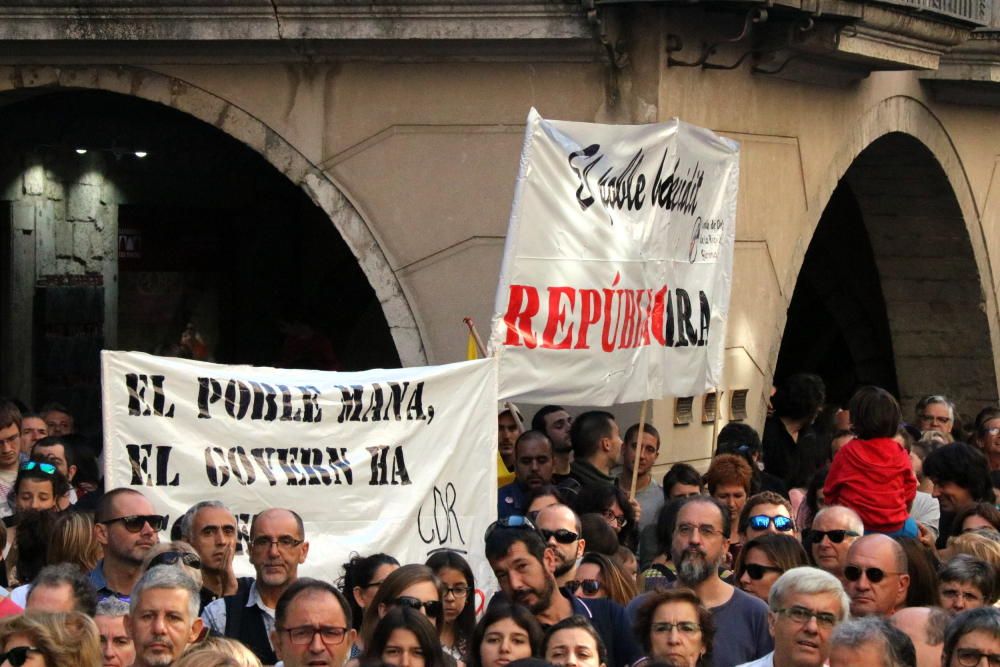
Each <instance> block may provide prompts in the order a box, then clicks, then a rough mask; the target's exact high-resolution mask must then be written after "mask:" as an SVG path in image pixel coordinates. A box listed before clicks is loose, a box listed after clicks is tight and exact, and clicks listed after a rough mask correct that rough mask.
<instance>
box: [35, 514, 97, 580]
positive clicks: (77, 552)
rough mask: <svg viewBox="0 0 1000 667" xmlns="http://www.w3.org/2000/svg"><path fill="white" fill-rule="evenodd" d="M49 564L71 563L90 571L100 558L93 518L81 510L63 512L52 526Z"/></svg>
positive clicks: (84, 570) (48, 556)
mask: <svg viewBox="0 0 1000 667" xmlns="http://www.w3.org/2000/svg"><path fill="white" fill-rule="evenodd" d="M47 559H48V564H49V565H58V564H59V563H71V564H73V565H76V566H78V567H79V568H80V569H81V570H82V571H83V572H90V571H91V570H93V569H94V568H95V567H97V561H99V560H101V544H100V542H98V541H97V539H96V538H95V537H94V519H93V517H92V516H90V515H89V514H85V513H83V512H63V513H61V514H59V516H57V517H56V520H55V523H54V524H53V526H52V542H51V543H50V544H49V551H48V555H47Z"/></svg>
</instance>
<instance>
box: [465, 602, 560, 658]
mask: <svg viewBox="0 0 1000 667" xmlns="http://www.w3.org/2000/svg"><path fill="white" fill-rule="evenodd" d="M541 646H542V626H541V625H539V624H538V620H537V619H536V618H535V616H534V614H532V613H531V612H530V611H528V610H527V608H525V607H522V606H521V605H519V604H511V603H510V602H506V601H497V602H494V603H492V604H491V605H490V606H489V607H487V608H486V613H485V614H484V615H483V617H482V619H480V621H479V623H478V624H477V625H476V629H475V631H473V633H472V645H471V646H470V647H469V660H468V662H467V663H466V664H468V666H469V667H499V665H502V664H506V663H508V662H513V661H514V660H519V659H521V658H530V657H531V656H538V655H539V651H540V650H541Z"/></svg>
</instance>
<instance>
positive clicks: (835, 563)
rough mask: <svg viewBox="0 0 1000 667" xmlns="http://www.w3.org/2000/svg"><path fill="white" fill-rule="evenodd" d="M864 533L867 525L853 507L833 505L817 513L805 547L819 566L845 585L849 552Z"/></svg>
mask: <svg viewBox="0 0 1000 667" xmlns="http://www.w3.org/2000/svg"><path fill="white" fill-rule="evenodd" d="M864 534H865V525H864V523H863V522H862V521H861V517H860V516H858V513H857V512H855V511H854V510H852V509H851V508H850V507H844V506H842V505H833V506H831V507H824V508H823V509H821V510H820V511H819V512H818V513H817V514H816V518H815V519H813V522H812V528H811V529H810V530H809V534H808V544H807V545H806V546H807V547H808V549H809V551H810V555H811V556H812V560H813V562H814V563H816V567H818V568H819V569H821V570H826V571H827V572H829V573H830V574H832V575H833V576H835V577H837V578H838V579H840V583H842V584H843V583H846V580H845V579H844V565H846V564H847V550H848V549H850V548H851V545H852V544H854V542H855V540H857V539H858V538H859V537H861V536H862V535H864Z"/></svg>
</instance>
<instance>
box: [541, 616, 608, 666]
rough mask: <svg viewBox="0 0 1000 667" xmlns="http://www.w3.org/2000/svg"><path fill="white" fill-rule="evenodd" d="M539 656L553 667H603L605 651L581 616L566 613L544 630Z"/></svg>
mask: <svg viewBox="0 0 1000 667" xmlns="http://www.w3.org/2000/svg"><path fill="white" fill-rule="evenodd" d="M542 655H543V656H545V659H546V660H547V661H548V662H551V663H552V664H553V665H556V666H557V667H562V666H563V665H572V666H573V667H606V665H607V662H608V653H607V650H606V649H605V648H604V642H602V641H601V638H600V636H599V635H598V634H597V631H596V630H594V626H592V625H591V624H590V623H589V622H588V621H587V619H585V618H584V617H583V616H570V617H569V618H564V619H563V620H561V621H559V622H558V623H556V624H555V625H553V626H552V627H551V628H549V630H548V632H546V633H545V639H544V640H542Z"/></svg>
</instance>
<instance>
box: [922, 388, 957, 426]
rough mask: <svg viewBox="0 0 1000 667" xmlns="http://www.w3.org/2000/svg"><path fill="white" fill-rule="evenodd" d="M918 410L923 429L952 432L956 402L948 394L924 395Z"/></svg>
mask: <svg viewBox="0 0 1000 667" xmlns="http://www.w3.org/2000/svg"><path fill="white" fill-rule="evenodd" d="M916 412H917V424H919V425H920V430H921V431H941V432H942V433H951V429H952V427H953V426H954V425H955V404H954V403H953V402H952V401H951V399H949V398H948V397H947V396H924V397H923V398H922V399H920V400H919V401H918V402H917V410H916Z"/></svg>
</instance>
